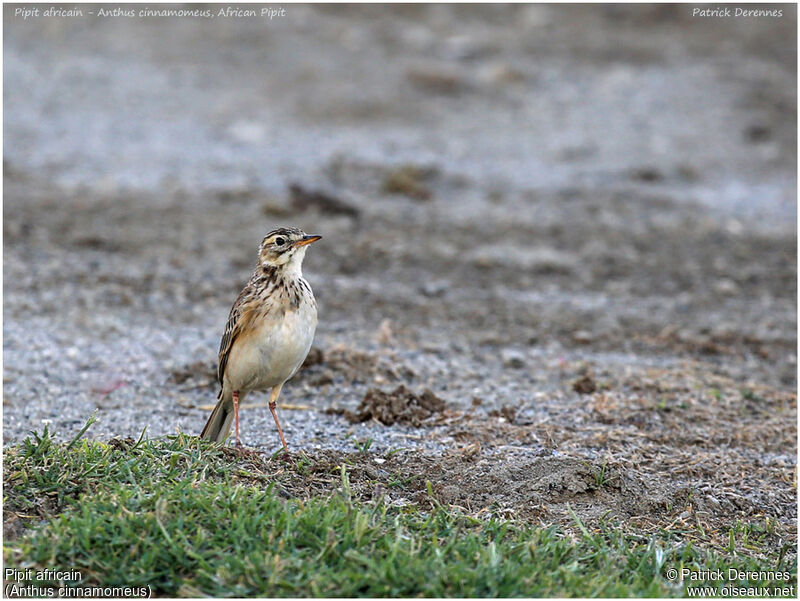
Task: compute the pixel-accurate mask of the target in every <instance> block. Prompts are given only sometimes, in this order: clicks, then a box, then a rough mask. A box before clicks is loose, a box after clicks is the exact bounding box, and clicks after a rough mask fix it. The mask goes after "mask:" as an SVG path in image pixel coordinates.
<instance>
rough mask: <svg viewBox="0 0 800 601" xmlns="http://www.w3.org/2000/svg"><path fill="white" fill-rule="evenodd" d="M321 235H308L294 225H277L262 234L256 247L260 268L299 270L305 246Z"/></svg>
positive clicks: (304, 254) (304, 253)
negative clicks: (276, 227)
mask: <svg viewBox="0 0 800 601" xmlns="http://www.w3.org/2000/svg"><path fill="white" fill-rule="evenodd" d="M320 238H322V236H308V235H306V233H305V232H304V231H303V230H300V229H298V228H296V227H279V228H278V229H275V230H272V231H271V232H270V233H269V234H267V235H266V236H264V239H263V240H262V241H261V246H260V247H259V249H258V263H259V265H260V266H261V267H262V268H265V269H270V268H278V269H290V270H297V271H300V266H301V265H302V263H303V257H305V256H306V247H307V246H308V245H309V244H311V243H312V242H316V241H317V240H319V239H320Z"/></svg>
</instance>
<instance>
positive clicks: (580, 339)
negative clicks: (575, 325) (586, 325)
mask: <svg viewBox="0 0 800 601" xmlns="http://www.w3.org/2000/svg"><path fill="white" fill-rule="evenodd" d="M572 341H573V342H576V343H578V344H590V343H591V342H593V341H594V336H592V333H591V332H588V331H586V330H578V331H577V332H574V333H573V334H572Z"/></svg>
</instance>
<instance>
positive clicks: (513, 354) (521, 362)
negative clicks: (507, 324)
mask: <svg viewBox="0 0 800 601" xmlns="http://www.w3.org/2000/svg"><path fill="white" fill-rule="evenodd" d="M500 356H501V358H502V359H503V367H510V368H512V369H520V368H522V367H525V355H523V354H522V353H521V352H519V351H517V350H515V349H503V351H502V352H501V353H500Z"/></svg>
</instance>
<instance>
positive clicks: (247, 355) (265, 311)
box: [200, 227, 322, 456]
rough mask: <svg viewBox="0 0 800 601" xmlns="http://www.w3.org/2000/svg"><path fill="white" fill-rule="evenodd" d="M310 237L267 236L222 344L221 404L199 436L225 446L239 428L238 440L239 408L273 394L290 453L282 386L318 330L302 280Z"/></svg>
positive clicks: (283, 230) (288, 232) (289, 232)
mask: <svg viewBox="0 0 800 601" xmlns="http://www.w3.org/2000/svg"><path fill="white" fill-rule="evenodd" d="M321 238H322V236H316V235H314V236H309V235H307V234H306V233H305V232H304V231H303V230H301V229H298V228H295V227H280V228H277V229H274V230H272V231H271V232H269V233H268V234H267V235H266V236H264V238H263V240H262V241H261V244H260V245H259V248H258V263H257V264H256V267H255V269H254V271H253V275H252V276H251V277H250V280H249V281H248V282H247V284H246V285H245V287H244V288H243V289H242V291H241V292H240V293H239V296H238V297H237V298H236V301H235V302H234V303H233V307H232V308H231V311H230V314H229V315H228V322H227V324H226V325H225V333H224V334H223V335H222V341H221V342H220V345H219V361H218V364H217V381H218V382H219V385H220V391H219V394H218V395H217V399H218V400H217V404H216V406H215V407H214V410H213V411H212V412H211V415H210V416H209V418H208V421H207V422H206V425H205V427H204V428H203V430H202V432H201V433H200V437H201V438H204V439H207V440H213V441H216V442H220V443H222V442H224V441H225V439H226V438H227V437H228V434H229V433H230V429H231V422H232V421H233V423H234V425H235V432H236V447H237V448H238V449H242V448H243V447H242V441H241V438H240V435H239V403H241V402H242V401H243V399H244V397H245V395H247V394H248V393H250V392H254V391H259V390H267V389H269V390H270V391H271V392H270V396H269V410H270V412H271V413H272V417H273V418H274V420H275V425H276V426H277V428H278V435H279V436H280V438H281V444H282V445H283V449H284V451H285V452H286V455H287V456H288V454H289V447H288V445H287V444H286V438H285V437H284V435H283V430H282V429H281V424H280V421H279V420H278V414H277V412H276V406H277V402H278V396H279V395H280V393H281V389H282V388H283V385H284V384H285V383H286V381H287V380H289V379H290V378H291V377H292V376H293V375H294V374H295V373H297V370H298V369H300V366H301V365H302V364H303V361H305V358H306V356H307V355H308V352H309V350H311V343H312V341H313V340H314V333H315V331H316V328H317V301H316V300H315V299H314V293H313V292H312V290H311V286H310V285H309V283H308V282H307V281H306V280H305V278H303V271H302V266H303V258H304V257H305V254H306V250H307V248H308V245H309V244H311V243H313V242H316V241H317V240H320V239H321Z"/></svg>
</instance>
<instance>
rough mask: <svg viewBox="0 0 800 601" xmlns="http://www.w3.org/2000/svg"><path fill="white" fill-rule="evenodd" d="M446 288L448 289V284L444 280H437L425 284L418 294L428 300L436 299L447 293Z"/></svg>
mask: <svg viewBox="0 0 800 601" xmlns="http://www.w3.org/2000/svg"><path fill="white" fill-rule="evenodd" d="M448 288H450V283H449V282H447V281H445V280H437V281H435V282H425V283H424V284H422V286H420V289H419V291H420V293H421V294H422V296H427V297H428V298H438V297H440V296H444V295H445V293H446V292H447V290H448Z"/></svg>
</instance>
